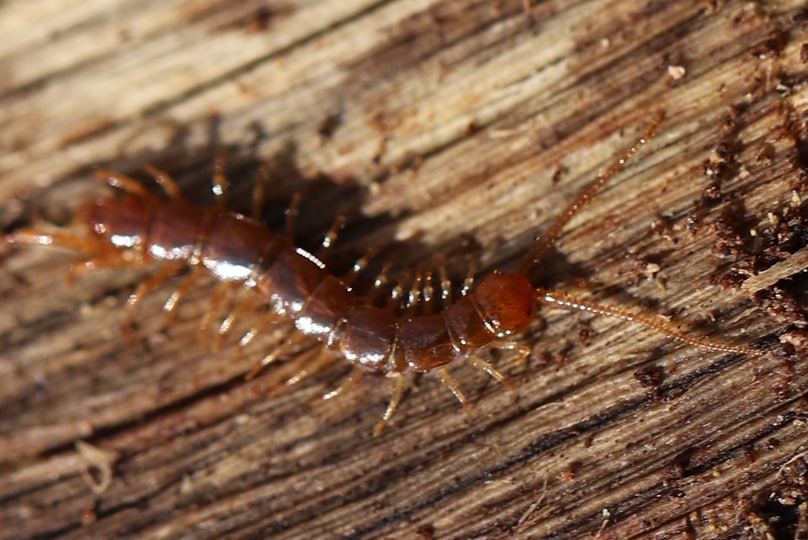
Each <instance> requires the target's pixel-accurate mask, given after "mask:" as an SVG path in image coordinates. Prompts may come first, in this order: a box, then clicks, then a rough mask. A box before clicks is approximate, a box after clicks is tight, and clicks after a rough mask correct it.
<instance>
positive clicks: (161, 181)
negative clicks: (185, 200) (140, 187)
mask: <svg viewBox="0 0 808 540" xmlns="http://www.w3.org/2000/svg"><path fill="white" fill-rule="evenodd" d="M143 168H144V169H145V170H146V172H147V173H149V174H150V175H151V177H152V178H154V181H155V182H156V183H157V185H159V186H160V187H161V188H162V189H163V191H164V192H165V194H166V195H168V196H169V198H171V199H174V200H178V201H179V200H182V192H181V191H180V187H179V186H178V185H177V183H176V182H175V181H174V179H173V178H171V176H170V175H169V174H168V173H167V172H165V171H163V170H160V169H158V168H157V167H155V166H153V165H151V164H147V165H146V166H144V167H143Z"/></svg>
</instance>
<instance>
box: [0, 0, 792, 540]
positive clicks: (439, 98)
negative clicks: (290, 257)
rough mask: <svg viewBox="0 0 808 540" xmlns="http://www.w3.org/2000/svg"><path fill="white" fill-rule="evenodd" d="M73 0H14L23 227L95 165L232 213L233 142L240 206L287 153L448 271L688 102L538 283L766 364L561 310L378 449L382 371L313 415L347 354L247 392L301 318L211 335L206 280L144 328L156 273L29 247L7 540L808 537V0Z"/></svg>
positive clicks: (5, 140) (409, 257)
mask: <svg viewBox="0 0 808 540" xmlns="http://www.w3.org/2000/svg"><path fill="white" fill-rule="evenodd" d="M56 4H57V3H54V2H52V1H51V2H48V1H45V0H11V1H8V2H4V3H2V4H1V5H0V100H2V101H0V125H2V130H0V226H2V227H3V231H4V232H6V233H7V232H10V231H12V230H14V229H16V228H19V227H24V226H31V224H37V225H40V226H41V225H42V224H43V223H53V224H57V225H65V224H68V223H69V221H70V216H71V215H72V213H73V212H74V211H75V209H76V208H77V207H78V206H79V205H80V204H81V203H82V202H83V201H86V200H88V199H92V197H95V196H97V195H99V194H102V193H105V192H106V189H105V188H104V187H103V186H100V185H98V182H96V181H95V180H93V178H92V176H91V174H90V172H91V170H92V168H93V167H97V166H104V167H109V168H115V169H119V170H123V171H124V172H127V173H131V174H140V172H141V171H142V166H143V165H144V164H147V163H153V164H156V165H158V166H160V167H163V168H165V169H167V170H168V171H170V172H171V173H173V174H175V175H176V177H177V178H178V180H179V181H180V183H181V185H182V187H183V190H184V192H185V193H186V194H187V195H188V196H189V197H190V198H192V199H193V200H195V201H198V202H202V203H209V202H210V196H209V195H208V193H209V191H208V182H209V178H210V174H211V171H212V162H213V158H214V156H215V155H216V153H217V152H218V151H220V150H222V149H228V150H229V151H230V161H229V167H228V171H229V176H230V178H231V181H232V182H233V184H234V186H233V189H232V190H231V192H230V203H229V204H230V206H232V207H233V208H234V209H236V210H244V209H245V208H249V193H250V189H251V186H252V183H253V178H254V176H253V174H254V172H255V170H256V168H257V167H256V165H257V164H258V163H259V162H266V163H267V164H268V165H269V168H270V170H271V172H272V173H273V174H272V176H273V179H274V183H273V194H272V195H273V200H274V199H275V198H276V199H277V200H278V201H282V200H283V199H284V198H286V200H288V197H289V196H290V194H291V193H294V192H295V191H297V190H300V189H301V188H302V187H303V186H305V185H306V184H307V183H309V182H313V181H318V182H320V183H321V184H322V185H325V186H327V191H328V193H331V191H330V190H334V191H335V192H337V193H340V194H341V195H339V197H341V198H340V199H339V200H340V203H341V204H342V203H346V201H351V202H352V203H353V204H354V206H355V208H354V210H353V213H352V214H351V215H352V216H353V218H352V219H353V221H352V222H353V223H355V225H354V226H353V227H352V228H349V231H348V233H347V234H346V237H345V240H344V244H343V246H348V247H350V250H363V249H367V248H370V247H371V246H374V245H378V244H380V243H383V242H385V241H389V240H391V239H398V240H401V241H403V244H404V247H405V249H404V252H405V254H404V255H403V256H401V257H399V258H398V259H395V260H396V261H398V262H397V263H396V264H397V266H396V268H395V269H394V270H393V273H396V272H398V273H401V272H405V271H406V269H407V268H408V267H409V266H411V265H415V264H419V263H421V262H424V261H428V262H430V263H431V264H435V263H436V261H437V260H438V258H439V257H442V258H443V259H444V260H445V261H447V263H448V265H449V266H450V268H452V269H453V273H454V275H455V277H456V278H457V277H462V275H463V270H462V269H463V268H464V267H466V266H467V264H468V260H469V257H467V256H466V255H465V254H464V252H466V251H470V252H473V253H475V254H476V255H475V256H477V257H478V258H479V259H480V268H481V269H482V271H483V272H488V271H491V269H492V268H507V267H508V265H512V264H514V262H515V261H517V260H518V257H519V256H520V254H522V253H524V252H525V251H526V250H527V249H528V248H529V246H530V245H531V241H532V239H533V237H534V236H535V235H536V234H538V233H540V231H541V230H543V228H545V227H547V225H548V224H549V223H550V222H551V221H552V220H553V219H554V218H555V217H556V216H557V214H558V212H559V211H560V209H561V208H562V207H563V205H564V204H565V203H566V202H567V201H569V200H570V199H571V197H572V196H573V195H574V194H575V193H576V191H577V190H578V189H580V187H581V186H583V185H584V184H585V183H586V182H587V181H588V180H591V179H592V178H593V177H595V176H596V174H597V173H598V171H601V170H603V169H604V168H605V167H607V166H608V165H609V164H610V163H611V162H612V161H613V160H614V159H615V156H616V155H618V154H619V153H620V152H621V151H622V150H623V149H625V147H626V146H627V145H630V144H631V143H632V142H633V140H634V139H635V138H636V137H637V136H638V134H639V133H641V132H642V131H643V130H644V129H645V128H646V127H647V126H648V124H649V122H650V121H651V118H652V117H653V115H654V114H655V113H656V112H658V111H663V112H664V113H665V115H666V116H665V120H664V122H663V124H662V126H661V127H660V130H659V134H658V136H657V137H656V138H655V139H654V140H653V141H652V142H651V143H650V144H648V145H647V147H646V148H644V149H643V151H642V153H641V154H640V155H639V156H638V157H637V158H636V159H635V160H634V161H632V163H631V164H630V166H629V167H628V168H627V169H626V170H625V171H623V172H622V173H620V174H619V175H618V177H616V178H615V179H614V182H613V184H612V185H610V187H609V188H608V189H607V190H606V191H605V192H604V193H603V194H602V195H601V196H599V198H598V199H597V200H596V201H595V202H594V203H593V204H592V205H591V206H589V207H587V208H586V209H585V211H583V212H581V214H580V215H579V216H578V217H576V218H575V219H574V220H573V222H572V223H571V224H570V225H569V226H568V227H567V228H566V229H565V233H564V235H563V236H562V237H561V239H560V241H559V242H558V244H557V245H556V249H555V250H554V252H553V253H551V254H550V255H549V256H548V257H547V260H546V261H545V269H544V270H543V272H542V279H543V283H546V285H547V286H551V287H556V288H559V289H562V290H565V291H569V292H574V293H577V294H581V295H582V296H585V297H587V298H590V299H594V300H597V301H600V302H603V303H607V304H610V305H618V306H622V307H626V308H629V309H633V310H637V311H641V312H643V313H648V314H653V315H657V316H660V317H668V318H669V319H670V320H671V324H673V325H675V326H676V327H678V328H681V329H683V330H686V331H688V332H692V333H693V334H695V335H706V336H709V337H710V338H712V339H715V340H718V341H723V342H728V343H733V344H738V345H750V346H753V347H756V348H759V349H764V350H766V351H767V353H766V354H765V355H763V356H761V357H757V358H755V357H745V356H742V355H732V354H721V353H712V352H707V351H703V350H699V349H694V348H692V347H687V346H681V345H679V344H677V343H675V342H671V340H669V339H667V338H665V337H664V336H660V335H658V334H656V333H654V332H652V331H648V330H646V329H644V328H641V327H637V326H636V325H632V324H629V323H624V322H619V321H614V320H609V319H603V318H591V317H589V316H587V315H585V314H581V313H569V312H565V311H560V310H557V309H549V308H545V309H543V310H542V312H541V314H540V315H539V317H537V320H536V323H535V324H534V325H533V326H532V327H531V329H530V330H529V331H528V332H527V333H526V334H525V335H523V336H520V337H519V341H520V342H522V343H525V344H527V345H528V346H530V347H531V349H532V354H531V356H530V358H529V359H528V361H527V362H526V363H525V364H524V365H519V364H517V363H516V359H515V358H514V356H513V355H511V354H508V353H507V351H505V352H503V353H502V354H501V355H495V356H498V357H499V358H497V361H496V365H497V366H498V367H499V368H500V369H501V370H502V371H503V372H504V373H505V374H506V376H507V377H508V379H509V380H510V381H511V382H512V383H513V384H514V385H515V386H516V388H517V390H516V392H514V393H511V392H508V391H507V390H506V389H504V388H503V387H502V386H501V385H499V384H496V383H495V382H493V381H491V380H490V379H489V378H488V377H487V376H486V375H485V374H482V373H479V372H477V371H476V370H474V369H472V368H471V367H469V366H464V365H460V366H458V367H456V368H453V370H452V373H453V374H454V375H455V376H456V378H457V379H458V381H459V382H460V384H461V386H462V388H463V389H464V391H465V392H466V394H467V395H468V396H469V398H470V400H471V401H472V404H473V409H472V411H471V413H470V414H468V415H467V414H464V413H463V410H462V408H461V407H460V406H459V405H458V404H457V403H456V402H455V400H454V398H453V397H452V395H451V394H450V393H449V392H448V391H446V389H445V388H443V387H441V385H440V384H439V383H438V381H437V380H436V379H434V378H432V377H424V378H423V379H422V380H421V381H420V383H419V385H418V387H417V388H416V389H414V390H413V391H411V392H410V393H409V395H408V396H407V398H406V399H405V401H404V402H403V404H402V405H401V407H400V409H399V411H398V413H397V414H396V416H395V417H394V419H393V421H392V422H391V424H390V425H389V426H388V427H387V429H385V430H384V432H383V433H382V434H381V436H379V437H375V438H374V437H373V436H372V428H373V426H374V424H375V422H376V421H377V420H378V418H379V417H380V415H381V414H382V412H383V411H384V407H385V405H386V401H387V388H386V382H385V381H384V380H380V379H374V378H366V379H365V380H364V381H363V382H362V383H361V384H360V385H359V387H358V388H357V389H356V390H354V391H353V392H351V393H350V394H348V395H347V396H344V397H341V398H339V399H337V400H334V401H330V402H325V403H322V402H318V401H317V400H316V398H317V396H319V395H321V394H322V393H324V392H326V391H328V390H329V389H331V388H333V387H334V386H335V385H336V384H338V382H339V381H340V376H341V375H342V374H343V373H344V372H345V369H346V364H345V362H344V361H342V360H340V361H337V362H335V363H334V364H333V366H332V367H331V368H329V369H328V370H326V371H325V372H323V373H321V374H319V375H317V376H315V377H313V378H312V379H310V380H306V381H304V382H302V383H300V384H299V385H297V386H296V387H294V388H291V389H288V390H285V391H283V392H280V393H277V394H276V395H272V396H268V394H269V393H270V392H271V391H272V389H275V388H278V386H279V385H280V384H282V381H283V380H285V379H286V378H287V377H289V376H290V375H291V374H292V373H294V371H295V368H296V366H295V363H294V362H289V363H284V364H281V365H280V366H277V367H273V368H272V369H268V370H266V371H265V372H264V373H262V375H261V376H260V377H257V378H256V379H254V380H251V381H249V382H245V381H244V379H243V376H244V374H245V373H247V372H248V371H249V370H250V369H251V368H252V367H253V366H254V365H255V363H256V361H257V360H258V359H260V358H261V356H262V355H263V354H267V352H268V351H271V350H273V347H274V345H275V344H276V343H277V340H278V339H279V337H278V336H277V335H273V334H272V333H271V332H267V333H265V334H262V335H261V336H260V338H259V339H258V340H257V343H255V344H254V346H251V348H250V350H249V351H245V354H243V355H241V356H240V357H238V358H234V356H233V353H232V345H233V338H231V340H229V341H228V344H227V346H226V347H225V348H224V349H223V350H222V351H220V352H213V351H210V350H208V349H207V348H204V347H202V348H201V347H199V346H198V345H197V342H198V335H199V333H198V331H197V327H198V325H199V320H200V317H201V315H202V314H203V313H204V312H205V310H206V309H207V308H208V306H209V304H210V301H211V296H212V295H213V294H214V293H215V290H216V288H215V284H214V283H206V284H203V285H201V286H200V287H199V288H198V290H197V291H195V293H194V294H193V295H192V296H191V298H189V300H188V301H187V302H185V303H184V304H182V306H181V308H180V310H179V313H178V315H177V318H176V319H175V320H173V321H171V322H169V323H166V322H165V321H164V319H163V317H162V315H161V314H160V305H161V304H162V302H163V301H164V300H165V298H166V297H167V296H168V295H169V294H170V292H171V290H172V286H171V284H169V285H167V286H165V287H163V288H161V289H160V290H159V291H158V292H156V293H155V294H153V295H152V296H150V297H148V299H147V300H146V301H145V302H144V304H143V305H142V306H141V307H140V309H139V310H138V311H137V313H136V316H135V320H136V323H137V326H136V329H135V331H134V332H133V333H132V335H129V336H127V334H126V333H125V332H124V330H123V316H124V310H123V304H124V302H125V300H126V297H127V296H128V294H129V293H130V292H131V291H132V290H133V287H134V286H136V284H137V283H139V281H140V280H141V279H142V278H143V276H144V275H145V274H146V272H147V271H146V269H142V271H141V270H138V269H135V270H133V271H126V272H121V271H116V272H104V271H97V272H92V273H89V274H87V275H83V276H79V277H78V278H77V279H76V280H75V281H74V283H73V284H72V286H67V285H66V283H65V276H66V273H67V270H68V268H69V267H70V264H71V262H74V261H75V260H76V256H75V255H71V254H70V253H66V252H64V251H58V250H48V249H44V248H19V249H17V248H15V249H10V248H9V247H8V246H4V247H3V248H0V265H1V266H2V273H0V301H1V302H2V310H0V351H2V358H0V523H2V525H3V526H2V527H1V528H0V536H2V537H9V538H11V537H17V538H19V537H37V538H45V537H66V538H122V537H134V536H137V537H150V538H220V537H232V538H269V537H272V538H301V537H309V538H433V537H434V538H503V537H520V538H581V537H600V538H632V537H650V538H740V537H748V538H806V537H808V515H807V514H806V512H808V508H807V507H806V505H807V504H808V503H806V489H807V488H808V473H807V472H806V470H808V469H807V468H806V467H808V465H806V459H805V452H806V449H808V437H806V429H807V428H806V414H808V410H806V396H808V394H807V393H806V392H808V369H806V367H805V362H804V358H805V339H806V334H805V327H806V324H807V323H808V321H806V317H805V312H804V309H803V307H802V306H804V305H805V300H806V298H805V285H806V279H805V273H804V271H805V268H806V264H808V263H806V257H805V245H806V242H807V241H808V233H806V230H807V229H806V225H805V224H803V222H802V219H803V217H804V216H805V215H806V205H805V203H804V202H803V200H805V199H806V197H808V185H807V184H806V170H808V127H806V125H807V124H808V84H807V83H808V32H806V28H807V27H808V11H806V8H805V7H804V3H803V2H801V1H795V0H782V1H771V2H740V1H733V0H729V1H720V0H719V1H677V2H662V1H660V2H645V1H634V0H621V1H606V0H582V1H578V2H563V1H558V2H553V1H541V2H535V5H532V3H531V2H529V1H528V2H521V1H517V0H515V1H500V2H495V1H470V0H462V1H458V0H451V1H440V0H439V1H433V2H430V1H415V0H413V1H408V0H402V1H386V2H378V1H373V0H340V1H336V0H333V1H323V2H311V1H310V2H306V1H294V0H290V1H282V2H275V1H268V2H256V1H251V0H244V1H240V2H223V1H220V2H216V1H214V0H194V1H179V0H177V1H161V2H142V1H137V2H135V1H131V0H91V1H87V0H84V1H63V2H58V7H57V6H56ZM318 185H320V184H318ZM312 191H313V192H314V193H313V195H312V200H313V201H315V203H316V201H317V200H318V196H319V200H322V199H323V193H325V191H322V190H320V189H319V188H318V189H315V190H312ZM321 202H322V201H321ZM326 202H328V200H326ZM315 203H312V204H315ZM280 205H281V203H280V202H278V203H277V204H275V205H274V206H273V205H270V207H269V208H268V211H269V210H273V209H274V211H275V212H276V215H277V212H278V211H279V209H280V208H282V207H281V206H280ZM310 206H311V205H310ZM315 206H316V204H315ZM333 206H338V205H336V204H334V205H333ZM305 208H306V206H305V205H304V209H303V212H302V218H301V220H300V221H301V233H300V234H301V238H302V239H303V240H302V241H304V242H309V243H312V242H314V241H316V240H317V237H316V233H315V232H313V231H315V230H316V229H318V228H321V227H322V226H323V224H322V223H320V221H323V220H322V219H319V217H320V215H319V212H312V211H311V210H309V211H308V213H307V212H306V210H305ZM338 211H339V210H336V212H338ZM326 213H327V212H326ZM332 213H333V212H332ZM315 215H316V216H317V217H318V219H316V220H315V219H314V217H313V216H315ZM270 221H272V219H271V217H270ZM274 221H275V224H277V221H278V220H277V219H276V220H274ZM326 226H327V225H326ZM344 249H345V250H346V252H348V251H349V250H348V248H347V247H346V248H344ZM424 264H426V262H424ZM255 316H257V314H256V315H255ZM247 322H249V321H247Z"/></svg>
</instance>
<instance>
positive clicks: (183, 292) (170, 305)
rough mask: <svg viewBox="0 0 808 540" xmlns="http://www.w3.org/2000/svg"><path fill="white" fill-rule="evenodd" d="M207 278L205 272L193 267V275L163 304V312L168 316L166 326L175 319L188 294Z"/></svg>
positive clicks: (187, 277) (186, 278) (189, 275)
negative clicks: (178, 307) (179, 306)
mask: <svg viewBox="0 0 808 540" xmlns="http://www.w3.org/2000/svg"><path fill="white" fill-rule="evenodd" d="M205 277H207V274H206V273H205V272H203V271H202V270H199V267H193V270H191V273H190V274H188V276H186V277H185V279H184V280H183V281H182V282H181V283H180V284H179V285H178V286H177V288H176V289H174V292H172V293H171V295H170V296H169V297H168V298H167V299H166V301H165V303H164V304H163V312H164V313H165V314H166V324H169V323H170V322H171V320H172V319H173V317H174V315H175V313H176V309H177V306H178V305H179V303H180V302H182V300H183V299H184V298H185V297H186V296H188V293H189V292H191V290H193V289H194V287H196V286H197V285H198V284H199V282H200V281H201V280H202V279H203V278H205Z"/></svg>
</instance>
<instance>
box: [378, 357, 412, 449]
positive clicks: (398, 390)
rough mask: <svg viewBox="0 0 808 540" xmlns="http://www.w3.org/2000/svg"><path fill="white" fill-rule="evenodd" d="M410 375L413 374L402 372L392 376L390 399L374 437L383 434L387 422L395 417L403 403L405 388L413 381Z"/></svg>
mask: <svg viewBox="0 0 808 540" xmlns="http://www.w3.org/2000/svg"><path fill="white" fill-rule="evenodd" d="M410 377H411V376H408V375H403V374H401V373H395V374H393V375H392V376H391V384H390V401H389V402H388V403H387V408H386V409H385V410H384V414H382V417H381V419H380V420H379V421H378V422H377V423H376V426H375V427H374V428H373V436H374V437H378V436H379V435H380V434H381V432H382V430H383V429H384V426H386V425H387V422H389V421H390V419H391V418H392V417H393V414H395V412H396V409H397V408H398V404H399V403H401V398H402V396H403V395H404V390H405V389H406V388H407V386H408V382H410V381H411V378H410Z"/></svg>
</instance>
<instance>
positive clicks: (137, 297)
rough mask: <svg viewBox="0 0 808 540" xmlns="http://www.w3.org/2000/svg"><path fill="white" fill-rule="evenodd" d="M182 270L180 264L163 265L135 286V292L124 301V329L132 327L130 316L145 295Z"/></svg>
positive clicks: (182, 266)
mask: <svg viewBox="0 0 808 540" xmlns="http://www.w3.org/2000/svg"><path fill="white" fill-rule="evenodd" d="M183 268H184V265H183V264H181V263H174V264H165V265H163V266H162V267H161V268H160V270H158V271H157V272H156V273H155V274H153V275H151V276H150V277H148V278H147V279H146V280H145V281H143V282H141V283H140V285H138V286H137V289H135V292H133V293H132V294H130V295H129V298H127V299H126V310H125V314H124V325H125V328H131V327H132V315H133V313H134V310H135V306H136V305H137V304H139V303H140V301H141V300H143V298H144V297H145V296H146V295H147V294H149V293H151V292H153V291H155V290H156V289H157V288H159V287H160V285H162V284H163V283H165V281H166V280H167V279H169V278H172V277H174V276H176V275H177V274H178V273H179V272H181V271H182V269H183Z"/></svg>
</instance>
